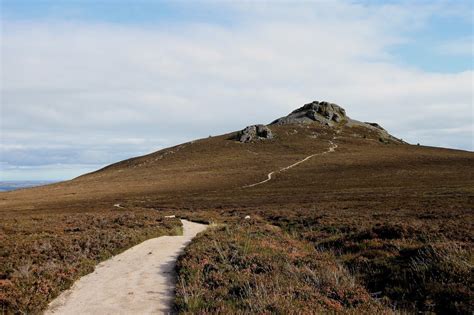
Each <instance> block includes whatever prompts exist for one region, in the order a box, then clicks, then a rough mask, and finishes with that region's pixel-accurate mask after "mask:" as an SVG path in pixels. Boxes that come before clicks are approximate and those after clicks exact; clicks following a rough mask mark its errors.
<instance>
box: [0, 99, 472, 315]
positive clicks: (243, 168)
mask: <svg viewBox="0 0 474 315" xmlns="http://www.w3.org/2000/svg"><path fill="white" fill-rule="evenodd" d="M473 162H474V154H473V153H472V152H466V151H460V150H452V149H444V148H433V147H425V146H419V145H410V144H407V143H405V142H403V141H402V140H401V139H398V138H396V137H394V136H392V135H390V134H389V133H388V132H387V131H386V130H385V129H383V128H382V127H381V126H379V125H378V124H376V123H363V122H359V121H356V120H353V119H351V118H349V117H348V116H347V115H346V112H345V110H344V109H342V108H341V107H340V106H338V105H336V104H332V103H327V102H312V103H309V104H306V105H304V106H303V107H301V108H299V109H296V110H295V111H293V112H292V113H290V114H289V115H288V116H284V117H282V118H280V119H277V120H275V121H274V122H273V123H271V124H269V125H266V126H264V125H258V126H249V127H248V128H245V129H243V130H241V131H236V132H232V133H229V134H225V135H221V136H216V137H210V138H205V139H200V140H196V141H192V142H189V143H184V144H181V145H178V146H175V147H172V148H168V149H164V150H160V151H157V152H155V153H152V154H149V155H145V156H141V157H137V158H132V159H129V160H125V161H121V162H118V163H115V164H112V165H110V166H107V167H105V168H103V169H101V170H98V171H96V172H93V173H90V174H86V175H83V176H80V177H78V178H76V179H74V180H71V181H66V182H62V183H56V184H52V185H47V186H42V187H35V188H30V189H24V190H18V191H12V192H4V193H0V214H1V215H2V218H5V220H4V222H3V223H2V235H3V236H2V237H4V238H10V239H12V240H13V239H16V238H19V237H21V236H19V235H20V234H21V233H28V229H30V228H31V227H30V225H28V227H25V228H22V229H21V231H18V230H15V231H13V232H12V230H11V229H13V228H12V226H14V225H15V224H17V225H18V222H22V221H28V222H33V221H34V220H35V218H37V217H39V216H45V217H47V218H48V219H47V220H49V221H51V222H52V221H54V220H56V218H61V220H63V219H64V216H69V217H71V216H82V215H84V213H88V214H92V215H100V216H104V217H107V216H108V215H109V214H110V213H114V215H116V213H118V212H119V211H123V212H124V213H128V214H129V215H132V214H133V213H135V211H139V212H140V211H141V212H140V213H143V211H151V210H153V211H152V212H153V213H155V214H156V213H157V211H161V212H158V213H162V214H170V213H179V214H181V215H182V216H185V217H188V218H194V219H195V220H204V221H214V222H221V223H225V224H228V226H231V227H232V226H234V227H235V226H238V224H237V225H234V224H235V222H240V220H241V219H242V218H243V217H244V216H246V215H250V216H251V218H252V219H251V220H250V221H248V222H246V224H249V227H248V229H250V230H245V229H244V230H241V229H236V230H235V233H240V234H238V236H235V235H234V236H233V241H234V242H235V243H234V245H233V246H236V247H237V248H238V247H239V246H240V244H241V243H240V242H241V241H242V240H244V239H245V235H246V234H245V233H251V232H252V231H253V232H255V229H259V227H258V226H262V227H263V226H265V229H266V230H265V231H266V232H262V233H264V234H265V233H267V234H268V235H270V236H269V237H273V238H281V239H285V240H286V241H288V242H290V243H291V242H297V243H298V244H300V245H295V248H300V247H301V248H303V247H304V248H306V247H305V246H306V245H304V246H303V245H301V244H303V243H304V244H310V245H309V246H310V247H312V248H313V249H312V250H314V249H317V248H319V249H320V250H325V251H329V252H331V255H332V256H331V259H330V260H331V264H334V266H336V265H340V266H342V267H343V268H349V269H350V270H352V272H353V273H354V275H355V277H356V278H357V280H354V281H356V282H357V283H358V285H360V286H361V287H360V289H361V290H367V292H368V293H367V292H366V293H364V294H366V295H364V294H362V295H361V296H363V298H362V297H361V296H359V297H361V299H362V300H364V299H368V300H370V301H372V302H374V301H375V302H374V303H375V304H377V303H379V302H380V301H378V300H377V301H376V300H374V299H373V297H374V296H375V297H376V298H384V299H387V301H386V303H385V302H384V303H385V304H384V305H391V306H393V305H397V307H401V308H402V309H404V310H408V311H416V310H421V311H430V310H434V311H436V312H443V311H450V312H451V311H455V312H461V313H462V312H467V311H469V309H470V306H469V302H468V301H469V299H470V298H471V297H472V291H471V289H469V284H466V282H463V281H467V280H459V276H460V275H463V276H465V275H466V272H467V274H468V275H469V274H471V272H472V270H471V269H469V268H468V269H469V270H467V271H465V267H459V268H458V269H456V268H455V267H452V266H451V265H449V264H450V263H453V264H454V265H456V264H458V263H459V264H460V265H463V264H464V260H463V259H464V258H462V257H468V258H465V259H466V261H467V264H471V265H470V266H472V244H473V239H472V238H473V237H472V230H473V229H472V222H474V220H473V219H474V215H473V212H472V210H473V209H472V204H473V203H472V200H473V196H474V188H473V187H474V176H473V175H474V171H473V167H472V165H474V163H473ZM155 210H157V211H155ZM32 220H33V221H32ZM58 220H59V219H58ZM15 222H16V223H15ZM144 222H146V219H145V221H144ZM49 224H51V226H56V225H57V224H59V223H49ZM139 224H142V223H139ZM20 225H21V224H20ZM268 225H270V226H272V227H278V228H279V229H280V231H281V233H290V234H288V235H290V236H291V241H289V240H287V238H288V237H289V236H288V235H286V234H285V235H286V236H284V235H280V234H278V235H273V234H274V233H280V232H274V231H273V230H271V228H270V230H268V229H269V227H268ZM36 229H37V230H38V231H37V233H40V232H41V231H43V230H47V229H48V226H46V225H42V228H38V227H36ZM269 231H270V232H269ZM271 231H273V232H271ZM51 233H53V232H51ZM212 233H216V234H213V235H208V236H207V237H210V238H216V237H223V238H225V237H224V236H222V234H219V233H224V232H222V231H220V232H219V231H214V232H212ZM216 235H217V236H216ZM271 235H273V236H271ZM247 241H248V240H247ZM25 246H26V245H25ZM127 246H128V245H127ZM194 246H196V248H195V249H194V252H192V253H190V254H189V256H188V257H187V258H186V257H185V258H183V259H189V260H183V264H182V265H183V266H184V265H185V262H186V261H188V262H189V261H192V259H195V258H196V257H195V256H193V255H196V253H203V251H205V250H209V247H207V248H206V246H204V245H202V244H200V243H199V241H197V243H196V245H194ZM199 246H202V247H199ZM223 246H226V245H223ZM229 246H230V245H229ZM255 246H257V244H256V245H255ZM258 246H262V245H261V244H260V245H258ZM427 246H428V247H427ZM429 246H434V247H433V248H435V250H433V248H431V247H429ZM430 248H431V249H430ZM274 250H275V251H279V250H280V249H278V248H274ZM430 250H431V252H430ZM456 251H457V252H456ZM9 253H10V254H11V252H9ZM279 253H280V254H281V252H279ZM433 253H434V254H433ZM438 253H444V254H445V255H444V254H442V255H441V254H440V255H441V256H439V257H438V256H436V255H438ZM191 254H192V255H191ZM287 254H288V255H289V253H286V254H285V255H287ZM229 255H230V254H229ZM275 255H276V254H275ZM305 255H306V254H305ZM307 255H309V256H308V257H310V256H311V255H315V254H314V253H313V254H310V253H308V254H307ZM420 255H421V256H420ZM423 255H425V256H426V255H428V256H429V255H432V256H433V255H434V256H436V257H438V258H439V260H442V259H445V258H446V257H448V258H450V257H455V256H456V255H458V256H459V257H461V258H459V259H460V260H459V261H461V262H459V261H455V262H446V261H444V260H443V263H442V264H444V265H443V266H445V269H446V270H442V271H433V270H435V269H436V268H438V267H439V266H438V265H436V266H435V267H433V268H435V269H433V270H431V269H430V270H429V273H430V272H438V273H440V274H442V275H443V276H444V277H446V278H447V279H448V280H439V279H438V280H436V279H434V280H429V281H428V280H426V281H427V282H426V283H424V284H417V288H413V287H411V284H410V283H409V282H410V279H411V278H410V279H409V278H406V279H405V278H403V277H402V276H401V275H402V274H403V275H404V276H407V275H411V274H410V272H411V271H410V270H411V269H410V268H411V266H412V262H413V261H417V259H425V260H426V265H425V267H426V268H431V267H430V266H428V265H429V263H428V261H434V260H433V259H434V258H432V257H431V256H430V257H431V258H430V257H428V258H427V257H425V256H423ZM443 255H444V256H443ZM469 255H470V256H469ZM434 256H433V257H434ZM3 257H4V258H3V259H5V256H3ZM318 257H319V256H318ZM420 257H421V258H420ZM440 257H441V258H440ZM469 257H470V258H469ZM247 258H248V257H247ZM438 258H436V259H438ZM448 258H446V259H448ZM430 259H431V260H430ZM19 260H20V261H21V258H19ZM16 263H17V264H18V262H16ZM267 263H268V264H271V262H267ZM14 264H15V263H12V265H11V268H10V269H12V268H13V269H14V270H17V269H18V266H16V267H15V266H14ZM433 264H434V263H433ZM440 264H441V263H440ZM446 264H448V265H449V266H448V267H446ZM215 266H220V267H219V268H221V269H222V268H225V267H224V266H222V262H220V263H219V264H217V263H216V264H215ZM456 266H457V265H456ZM463 266H464V265H463ZM201 267H202V268H204V267H203V266H201ZM201 267H199V264H198V265H196V264H190V265H186V268H198V269H199V268H201ZM15 268H16V269H15ZM183 268H184V267H183ZM275 268H276V269H277V267H275ZM278 268H280V267H278ZM331 268H332V267H331ZM420 268H421V267H420ZM440 268H441V267H440ZM463 268H464V269H463ZM13 269H12V270H13ZM183 270H184V269H183ZM436 270H437V269H436ZM453 270H454V271H453ZM201 271H202V270H201ZM451 271H452V272H454V273H456V272H458V273H456V274H452V273H450V272H451ZM250 272H254V271H250ZM443 272H444V273H443ZM13 273H14V272H13V271H8V270H3V271H2V274H1V275H0V279H10V278H11V277H12V274H13ZM269 275H271V273H269ZM399 275H400V276H399ZM471 275H472V274H471ZM221 276H222V277H226V276H229V274H221ZM407 277H408V276H407ZM410 277H411V276H410ZM426 277H427V278H429V276H426ZM402 278H403V279H402ZM468 278H469V277H468ZM249 279H250V278H249ZM269 279H271V277H269V278H268V279H266V280H265V281H270V280H269ZM387 279H390V280H387ZM430 279H431V278H430ZM456 279H457V280H456ZM471 279H472V278H471ZM183 281H184V280H183ZM186 281H191V279H186ZM249 281H250V280H249ZM262 281H263V280H262ZM285 281H289V280H285ZM420 281H421V280H420ZM469 281H470V280H469ZM446 283H448V284H449V285H448V289H441V288H439V287H438V286H442V285H446ZM189 285H190V286H193V285H194V286H197V287H198V288H200V289H202V290H204V289H203V286H204V284H202V283H199V282H195V283H189ZM328 285H329V284H328ZM223 286H224V287H225V285H223ZM433 287H435V288H436V289H433ZM418 288H420V289H419V290H418ZM346 289H347V288H344V290H346ZM341 290H342V289H341ZM423 290H424V291H423ZM446 290H448V291H449V292H448V291H446ZM349 291H350V290H349ZM200 292H201V291H200ZM203 292H204V293H203ZM203 292H201V293H202V294H203V295H206V294H209V292H207V291H205V290H204V291H203ZM364 292H365V291H364ZM277 293H278V292H277ZM277 293H275V294H277ZM280 293H281V292H280ZM180 294H181V293H180V291H178V297H177V299H178V302H179V301H181V302H179V303H181V304H179V303H178V305H181V306H180V307H181V309H180V310H182V311H202V310H203V308H201V309H200V308H199V307H197V306H196V305H199V303H198V304H196V305H194V306H190V305H189V303H187V302H186V303H185V302H184V301H185V299H184V296H182V295H180ZM246 294H250V293H246ZM278 294H279V293H278ZM278 294H277V295H278ZM321 294H322V293H321ZM347 294H348V293H347ZM371 294H372V295H371ZM374 294H375V295H374ZM407 294H410V295H411V296H412V298H407V297H406V295H407ZM226 296H228V298H229V299H232V297H233V299H234V300H235V299H237V300H239V301H241V300H242V298H241V297H240V298H239V295H238V294H237V295H235V296H234V295H232V294H231V293H229V292H228V294H227V295H226ZM440 296H444V297H440ZM447 297H449V299H450V300H451V301H454V302H449V303H448V302H446V303H445V302H443V301H444V300H443V299H444V298H447ZM180 298H183V300H180ZM209 298H216V299H217V297H216V296H209ZM293 298H294V296H293ZM344 298H348V297H347V296H345V297H344ZM315 299H316V298H315ZM317 299H318V300H319V299H320V296H319V297H318V298H317ZM341 299H343V298H342V297H340V299H339V300H337V299H336V302H337V303H339V304H338V305H340V307H342V309H343V308H344V307H349V308H350V307H352V306H353V305H352V304H351V303H349V302H347V303H346V304H344V303H345V302H343V301H342V300H341ZM188 300H189V299H188ZM217 300H218V299H217ZM217 300H216V301H217ZM221 300H222V301H223V302H222V303H221V304H219V305H214V306H213V305H207V306H205V307H204V306H203V307H204V309H207V310H208V311H219V310H222V311H226V310H227V311H229V309H227V308H226V307H227V306H226V305H234V304H233V303H235V301H230V302H229V303H230V304H226V303H225V302H224V300H225V299H223V298H222V297H221ZM362 300H361V301H362ZM361 301H359V302H357V303H363V302H361ZM364 301H365V300H364ZM336 302H334V301H333V300H331V301H330V302H328V303H327V304H325V305H323V306H322V310H329V311H334V310H336V311H337V310H338V308H337V307H336V308H331V307H330V305H333V304H334V303H336ZM372 302H370V303H369V304H367V305H372V304H371V303H372ZM9 303H11V302H9ZM269 303H270V302H269ZM331 303H333V304H331ZM337 303H336V304H337ZM364 303H365V302H364ZM367 303H368V302H367ZM430 303H431V304H430ZM443 303H444V304H443ZM375 304H374V305H375ZM9 305H11V304H9ZM295 305H296V304H295ZM302 305H303V304H302ZM328 305H329V306H328ZM334 305H335V304H334ZM351 305H352V306H351ZM193 307H197V308H193ZM206 307H207V308H206ZM213 307H214V308H213ZM262 307H263V309H260V308H257V309H249V308H245V307H243V308H241V309H240V310H242V309H243V310H244V311H245V310H246V311H252V310H253V311H257V312H260V311H268V310H269V309H266V308H265V307H266V306H262ZM285 307H290V309H289V310H290V311H291V303H290V304H288V305H286V306H285ZM295 307H296V306H295ZM338 307H339V306H338ZM377 307H378V306H377ZM443 307H444V308H443ZM342 309H341V310H342ZM388 309H390V308H388ZM232 310H233V311H236V309H232ZM277 310H286V311H288V309H285V308H284V307H283V306H281V308H278V309H277ZM300 310H302V311H304V309H300ZM371 310H374V309H372V308H371Z"/></svg>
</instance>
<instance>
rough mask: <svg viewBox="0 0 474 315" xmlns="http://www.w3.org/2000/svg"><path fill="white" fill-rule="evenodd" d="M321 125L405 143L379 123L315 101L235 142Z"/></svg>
mask: <svg viewBox="0 0 474 315" xmlns="http://www.w3.org/2000/svg"><path fill="white" fill-rule="evenodd" d="M309 124H319V125H323V126H327V127H330V128H342V127H349V128H351V127H361V128H363V129H364V130H369V131H371V132H373V133H374V134H376V135H378V140H379V141H380V142H383V143H399V144H401V143H405V142H404V141H403V140H401V139H398V138H396V137H394V136H392V135H390V134H389V133H388V132H387V131H386V130H385V129H384V128H382V127H381V126H380V125H379V124H377V123H371V122H361V121H358V120H355V119H352V118H350V117H349V116H347V114H346V110H345V109H344V108H342V107H341V106H339V105H337V104H334V103H330V102H325V101H321V102H319V101H313V102H311V103H308V104H305V105H303V106H302V107H300V108H298V109H296V110H294V111H292V112H291V113H290V114H288V115H287V116H285V117H281V118H279V119H277V120H275V121H273V122H272V123H271V124H269V125H268V126H265V125H253V126H248V127H246V128H245V129H243V130H241V131H239V132H238V133H237V135H236V136H235V140H237V141H240V142H242V143H247V142H253V141H256V140H265V139H272V138H273V137H274V136H275V133H273V132H272V130H271V129H270V127H271V126H281V125H309Z"/></svg>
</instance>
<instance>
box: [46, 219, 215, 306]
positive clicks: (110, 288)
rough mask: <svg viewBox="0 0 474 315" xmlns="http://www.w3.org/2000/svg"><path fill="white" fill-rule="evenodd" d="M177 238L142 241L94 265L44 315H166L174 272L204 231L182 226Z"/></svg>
mask: <svg viewBox="0 0 474 315" xmlns="http://www.w3.org/2000/svg"><path fill="white" fill-rule="evenodd" d="M182 223H183V235H182V236H162V237H158V238H154V239H150V240H147V241H145V242H143V243H141V244H138V245H136V246H134V247H132V248H130V249H129V250H126V251H125V252H123V253H121V254H119V255H117V256H114V257H112V258H111V259H109V260H107V261H104V262H102V263H100V264H99V265H97V267H96V269H95V271H94V272H93V273H91V274H89V275H86V276H84V277H82V278H81V279H79V280H78V281H77V282H76V283H75V284H74V285H73V286H72V288H71V289H70V290H67V291H65V292H64V293H62V294H61V295H60V296H59V297H58V298H57V299H55V300H54V301H53V302H51V304H50V305H49V308H48V310H47V311H46V314H168V313H170V312H172V309H171V308H172V302H173V297H174V288H175V283H174V266H175V263H176V259H177V257H178V255H179V254H180V253H181V252H182V251H183V249H184V247H185V246H186V245H187V244H188V243H189V242H190V241H191V239H192V238H193V237H194V236H196V234H197V233H199V232H202V231H204V230H205V229H206V227H207V226H206V225H204V224H198V223H193V222H189V221H186V220H182Z"/></svg>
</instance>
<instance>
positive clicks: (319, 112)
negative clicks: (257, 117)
mask: <svg viewBox="0 0 474 315" xmlns="http://www.w3.org/2000/svg"><path fill="white" fill-rule="evenodd" d="M347 119H348V117H347V116H346V111H345V110H344V108H342V107H340V106H339V105H337V104H334V103H329V102H318V101H314V102H312V103H309V104H306V105H304V106H303V107H300V108H298V109H297V110H295V111H293V112H291V113H290V114H289V115H288V116H286V117H282V118H280V119H277V120H275V121H274V122H272V124H276V125H286V124H295V123H299V124H302V123H303V124H304V123H313V122H315V121H316V122H319V123H321V124H323V125H328V126H334V125H336V124H339V123H342V122H344V121H345V120H347Z"/></svg>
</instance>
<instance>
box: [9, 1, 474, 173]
mask: <svg viewBox="0 0 474 315" xmlns="http://www.w3.org/2000/svg"><path fill="white" fill-rule="evenodd" d="M0 14H1V17H0V18H1V32H2V41H1V43H0V45H1V50H0V51H1V53H2V56H1V63H2V64H1V69H2V70H1V71H2V73H1V76H2V78H3V80H2V86H1V90H0V91H1V115H0V120H1V121H0V125H1V133H0V139H1V142H0V170H1V172H0V173H1V174H0V177H1V180H27V179H34V180H43V179H52V178H55V179H57V178H60V179H61V180H67V179H71V178H74V177H77V176H80V175H82V174H85V173H88V172H91V171H94V170H97V169H99V168H101V167H103V166H106V165H109V164H112V163H114V162H117V161H121V160H124V159H127V158H131V157H135V156H141V155H144V154H148V153H150V152H155V151H157V150H160V149H163V148H166V147H170V146H173V145H177V144H180V143H183V142H186V141H191V140H194V139H196V138H205V137H207V136H208V135H209V134H212V135H216V134H223V133H226V132H229V131H233V130H240V129H242V128H244V127H245V126H247V125H251V124H255V123H265V122H267V121H271V120H273V119H275V118H277V117H280V116H281V115H286V114H287V113H288V112H290V111H292V110H293V109H295V108H297V107H299V106H301V105H303V104H305V103H308V102H311V101H313V100H326V101H330V102H334V103H337V104H339V105H341V106H342V107H344V108H345V109H346V110H347V112H348V115H349V116H350V117H352V118H354V119H359V120H363V121H373V122H377V123H379V124H380V125H381V126H383V127H384V128H385V129H387V130H388V131H389V132H390V133H391V134H393V135H394V136H397V137H399V138H403V139H404V140H406V141H407V142H410V143H412V144H416V143H420V144H423V145H427V146H433V147H442V148H452V149H459V150H467V151H470V152H472V151H474V138H473V132H474V117H473V116H474V112H473V93H474V91H473V81H472V80H473V77H474V71H473V59H474V56H473V47H474V46H473V45H474V40H473V33H472V29H473V21H472V14H473V4H472V1H467V0H466V1H462V0H461V1H455V2H452V1H448V2H446V1H442V0H439V1H436V0H435V1H430V2H417V3H410V2H406V1H402V0H400V1H378V2H375V3H374V2H372V1H365V0H361V1H344V0H334V1H330V2H312V3H308V2H296V3H295V2H280V1H278V2H276V1H275V2H271V1H270V2H245V3H236V2H234V3H231V2H225V3H216V2H213V1H207V0H202V1H197V2H192V3H184V2H172V1H159V0H157V1H128V0H120V1H108V0H106V1H99V2H97V1H93V0H84V1H80V2H77V1H73V2H64V1H59V0H45V1H34V0H23V1H16V0H3V1H2V2H1V10H0Z"/></svg>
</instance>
